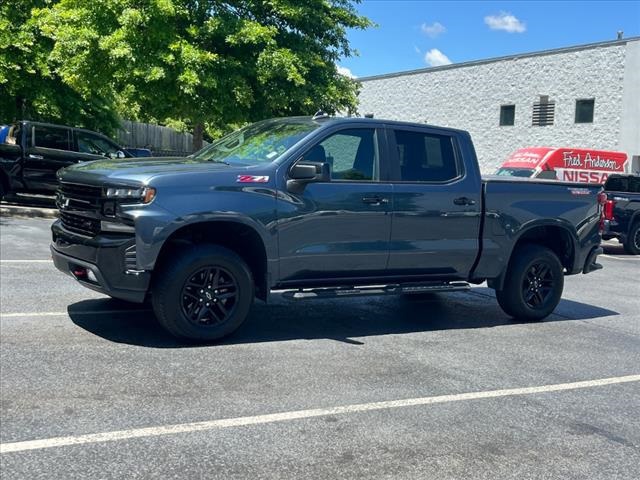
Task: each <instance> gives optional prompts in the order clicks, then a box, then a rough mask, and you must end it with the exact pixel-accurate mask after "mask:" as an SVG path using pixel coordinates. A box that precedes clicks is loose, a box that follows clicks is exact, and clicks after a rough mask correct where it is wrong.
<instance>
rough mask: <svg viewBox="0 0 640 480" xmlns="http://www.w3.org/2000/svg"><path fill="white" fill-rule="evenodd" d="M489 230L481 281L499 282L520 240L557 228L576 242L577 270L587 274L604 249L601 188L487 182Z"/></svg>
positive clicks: (479, 274)
mask: <svg viewBox="0 0 640 480" xmlns="http://www.w3.org/2000/svg"><path fill="white" fill-rule="evenodd" d="M483 190H484V202H485V211H484V216H485V225H484V230H483V236H482V255H481V257H480V261H479V262H478V265H477V267H476V270H475V275H474V276H475V277H477V278H489V279H491V278H497V277H499V276H500V275H501V274H502V273H503V270H504V269H505V268H506V266H507V264H508V262H509V259H510V258H511V255H512V252H513V248H514V246H515V245H516V243H517V241H518V239H519V238H520V237H521V236H522V235H523V234H525V233H526V232H527V231H529V230H530V229H532V228H535V227H538V226H557V227H561V228H563V229H565V230H566V231H567V232H569V234H570V236H571V238H572V240H573V248H574V252H575V253H574V257H573V266H572V268H571V269H570V271H569V273H577V272H578V271H581V270H582V267H583V265H584V262H585V260H586V257H587V256H588V254H589V252H590V251H591V249H592V248H593V247H595V246H597V245H598V244H599V243H600V239H601V238H600V232H599V223H600V206H599V205H598V199H597V195H598V193H599V192H600V191H601V190H602V187H601V186H600V185H594V184H589V185H584V184H575V183H564V182H558V181H553V180H549V181H544V180H535V179H514V178H506V179H505V178H495V177H494V178H491V177H489V178H486V179H484V180H483Z"/></svg>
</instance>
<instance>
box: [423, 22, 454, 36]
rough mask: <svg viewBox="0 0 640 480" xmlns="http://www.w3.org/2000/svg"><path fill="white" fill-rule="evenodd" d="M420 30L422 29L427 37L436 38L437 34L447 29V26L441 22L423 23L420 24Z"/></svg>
mask: <svg viewBox="0 0 640 480" xmlns="http://www.w3.org/2000/svg"><path fill="white" fill-rule="evenodd" d="M420 30H422V33H424V34H425V35H426V36H427V37H431V38H436V37H437V36H439V35H442V34H443V33H444V32H446V31H447V29H446V27H445V26H444V25H442V24H441V23H440V22H434V23H432V24H431V25H427V24H426V23H423V24H422V25H421V26H420Z"/></svg>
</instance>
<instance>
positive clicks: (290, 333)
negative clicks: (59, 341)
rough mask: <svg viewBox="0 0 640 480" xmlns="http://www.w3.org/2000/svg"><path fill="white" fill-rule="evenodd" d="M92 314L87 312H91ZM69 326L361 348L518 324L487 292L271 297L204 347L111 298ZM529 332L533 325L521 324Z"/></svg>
mask: <svg viewBox="0 0 640 480" xmlns="http://www.w3.org/2000/svg"><path fill="white" fill-rule="evenodd" d="M93 312H95V314H94V313H93ZM68 313H69V317H70V318H71V320H72V321H73V323H75V324H76V325H77V326H79V327H81V328H83V329H85V330H86V331H88V332H90V333H92V334H94V335H97V336H99V337H102V338H104V339H106V340H109V341H112V342H116V343H124V344H129V345H136V346H141V347H151V348H186V347H203V346H212V345H234V344H247V343H262V342H280V341H286V340H320V339H330V340H336V341H339V342H345V343H349V344H353V345H364V344H365V343H366V339H363V337H368V336H377V335H397V334H406V333H418V332H433V331H442V330H456V329H476V328H492V327H502V326H509V325H516V324H522V323H526V322H519V321H517V320H514V319H511V318H509V317H508V316H507V315H506V314H504V313H503V312H502V311H501V310H500V308H499V307H498V305H497V303H496V301H495V298H494V296H493V291H492V290H490V289H488V288H474V289H472V290H471V291H470V292H458V293H448V294H427V295H419V296H414V297H395V296H387V297H360V298H350V299H346V298H341V299H331V300H306V301H291V300H286V299H284V298H282V297H281V296H280V295H273V301H271V300H270V303H269V304H268V305H265V304H263V303H262V302H256V303H255V305H254V308H253V310H252V312H251V314H250V316H249V318H248V319H247V320H246V322H245V323H244V324H243V325H242V326H241V327H240V328H239V329H238V330H237V331H236V332H235V333H234V334H233V335H231V336H230V337H227V338H225V339H223V340H222V341H218V342H215V343H210V344H204V345H203V344H194V343H188V342H184V341H180V340H177V339H175V338H174V337H172V336H170V335H169V334H168V333H166V332H165V331H164V330H163V329H162V328H161V327H160V325H159V324H158V323H157V322H156V320H155V318H154V315H153V312H152V311H151V310H150V309H149V308H148V307H145V306H138V305H134V304H130V303H126V302H120V301H117V300H112V299H104V300H103V299H94V300H85V301H82V302H78V303H75V304H73V305H70V306H69V308H68ZM611 315H618V312H614V311H612V310H607V309H605V308H600V307H596V306H594V305H588V304H584V303H579V302H574V301H571V300H562V301H561V303H560V305H558V308H557V309H556V311H555V312H554V313H553V314H552V315H551V316H550V317H548V318H547V319H545V320H544V322H542V323H550V322H564V321H575V320H587V319H593V318H600V317H607V316H611ZM529 325H531V328H536V326H540V325H541V323H529Z"/></svg>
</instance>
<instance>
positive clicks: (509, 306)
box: [496, 244, 564, 321]
mask: <svg viewBox="0 0 640 480" xmlns="http://www.w3.org/2000/svg"><path fill="white" fill-rule="evenodd" d="M563 288H564V268H563V266H562V263H560V260H559V259H558V256H557V255H556V254H555V253H554V252H553V251H552V250H550V249H548V248H546V247H543V246H542V245H535V244H524V245H520V246H519V247H517V248H516V249H515V250H514V251H513V252H512V254H511V260H510V261H509V266H508V268H507V272H506V275H505V277H504V285H503V286H502V289H498V290H496V299H497V300H498V303H499V304H500V307H501V308H502V310H504V312H505V313H506V314H507V315H510V316H511V317H514V318H517V319H519V320H525V321H533V320H542V319H543V318H545V317H546V316H548V315H550V314H551V312H553V310H554V309H555V308H556V307H557V306H558V303H560V298H561V297H562V290H563Z"/></svg>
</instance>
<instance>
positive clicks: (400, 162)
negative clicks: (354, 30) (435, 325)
mask: <svg viewBox="0 0 640 480" xmlns="http://www.w3.org/2000/svg"><path fill="white" fill-rule="evenodd" d="M58 180H59V192H58V199H57V203H58V208H59V209H60V219H59V220H58V221H56V222H55V223H54V224H53V226H52V231H53V243H52V245H51V251H52V254H53V260H54V262H55V265H56V267H57V268H58V269H60V270H61V271H63V272H64V273H66V274H69V275H71V276H72V277H74V278H75V279H76V280H77V281H79V282H80V283H81V284H82V285H84V286H86V287H88V288H91V289H94V290H97V291H99V292H103V293H105V294H107V295H110V296H112V297H117V298H121V299H125V300H129V301H132V302H144V301H145V300H147V299H150V301H151V303H152V305H153V309H154V312H155V314H156V316H157V318H158V320H159V322H160V323H161V324H162V325H163V326H164V327H165V328H166V329H167V330H168V331H169V332H171V333H172V334H174V335H176V336H178V337H182V338H188V339H194V340H200V341H202V340H204V341H208V340H214V339H218V338H221V337H223V336H225V335H228V334H230V333H231V332H232V331H234V330H235V329H236V328H237V327H238V326H239V325H240V324H241V323H242V322H243V321H244V320H245V318H246V317H247V315H248V314H249V310H250V308H251V305H252V303H253V301H254V297H257V298H259V299H261V300H264V301H266V300H267V299H268V296H269V293H270V291H272V290H287V292H286V293H285V294H286V295H289V296H290V297H291V298H294V299H298V298H300V299H301V298H310V297H311V298H312V297H326V296H348V295H365V294H398V293H399V294H414V293H421V292H435V291H454V290H461V289H466V288H469V284H470V283H474V284H479V283H482V282H484V281H485V280H486V281H488V284H489V286H490V287H491V288H494V289H495V290H496V296H497V299H498V302H499V304H500V306H501V307H502V309H503V310H504V311H505V312H506V313H507V314H509V315H511V316H513V317H516V318H520V319H528V320H538V319H542V318H544V317H546V316H547V315H549V314H550V313H551V312H552V311H553V309H554V308H555V307H556V306H557V304H558V302H559V301H560V297H561V295H562V290H563V284H564V276H565V275H573V274H578V273H589V272H590V271H592V270H595V269H598V268H601V267H600V265H599V264H597V263H596V257H597V256H598V254H600V253H601V252H602V249H601V248H600V246H599V245H600V239H601V237H600V227H601V225H602V222H601V213H602V203H603V202H604V198H602V195H601V193H600V192H601V190H602V187H601V186H599V185H578V184H572V183H562V182H557V181H545V180H523V179H514V178H490V179H482V178H481V177H480V172H479V169H478V163H477V159H476V155H475V151H474V148H473V144H472V142H471V138H470V136H469V134H468V133H466V132H464V131H460V130H454V129H449V128H438V127H432V126H427V125H421V124H411V123H401V122H392V121H384V120H378V119H363V118H334V117H328V116H326V115H317V116H315V117H313V118H309V117H293V118H282V119H274V120H266V121H262V122H258V123H255V124H252V125H249V126H247V127H245V128H243V129H241V130H238V131H236V132H234V133H231V134H229V135H227V136H225V137H223V138H222V139H220V140H218V141H216V142H214V143H212V144H211V145H209V146H207V147H206V148H204V149H203V150H201V151H200V152H198V153H196V154H194V155H192V156H190V157H186V158H181V159H170V160H167V159H162V160H159V159H145V160H140V159H136V160H120V161H118V162H114V161H111V160H98V161H94V162H88V163H83V164H78V165H74V166H71V167H68V168H65V169H63V170H61V171H60V172H59V173H58Z"/></svg>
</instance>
